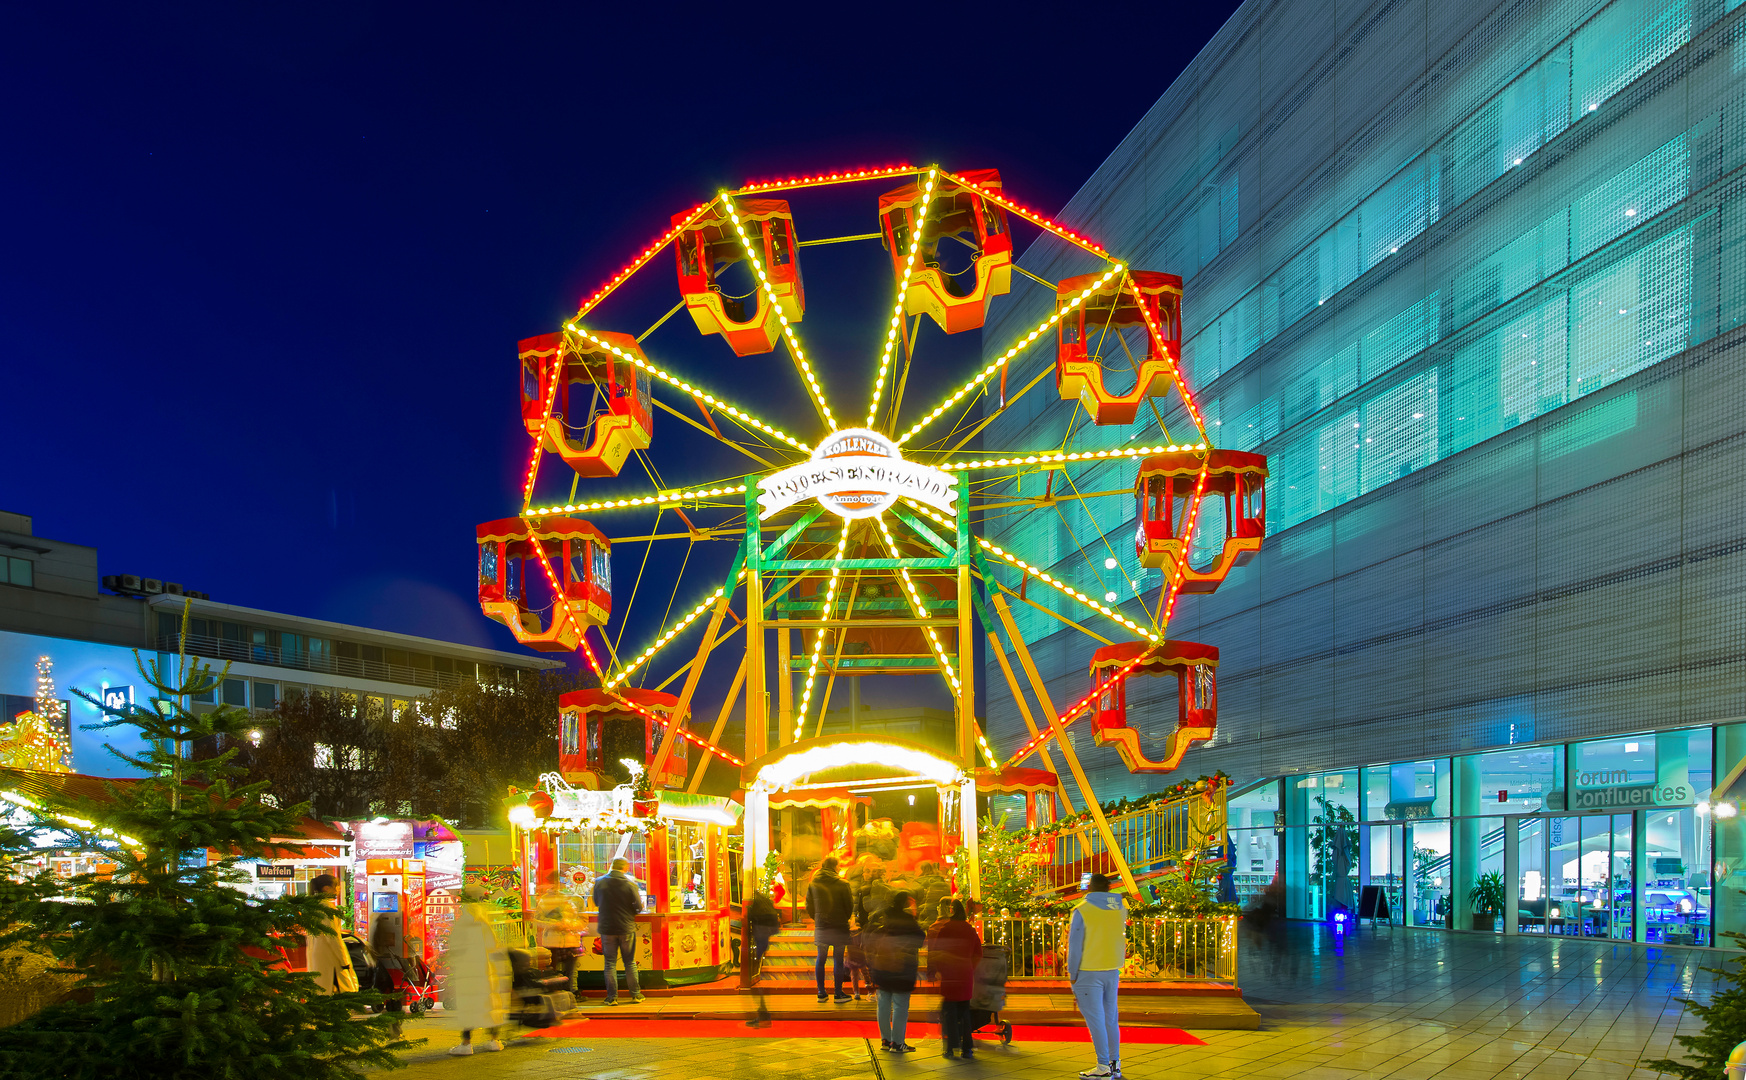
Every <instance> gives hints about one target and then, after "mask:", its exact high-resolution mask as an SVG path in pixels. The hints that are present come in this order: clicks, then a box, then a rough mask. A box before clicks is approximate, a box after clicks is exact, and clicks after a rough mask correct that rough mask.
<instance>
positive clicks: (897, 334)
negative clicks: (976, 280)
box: [867, 165, 940, 427]
mask: <svg viewBox="0 0 1746 1080" xmlns="http://www.w3.org/2000/svg"><path fill="white" fill-rule="evenodd" d="M939 175H940V167H939V166H938V165H935V166H933V167H931V168H929V169H928V179H927V182H926V183H925V184H923V185H922V201H921V210H920V211H919V212H918V213H917V214H916V217H915V221H914V222H913V223H912V224H911V226H910V236H909V258H908V259H906V260H905V261H904V264H903V277H902V278H900V279H899V280H898V282H897V305H896V306H895V307H893V308H892V309H891V326H890V328H888V329H887V330H886V331H885V352H884V353H883V354H882V355H881V356H880V357H879V377H878V378H876V379H874V380H873V403H872V404H871V405H869V406H867V426H868V427H873V426H874V419H875V418H876V417H877V416H878V415H879V401H880V399H881V398H883V397H884V396H885V377H886V376H887V375H889V374H890V372H891V354H892V352H894V351H895V350H896V348H897V345H898V342H899V341H900V340H901V338H902V332H903V319H904V310H903V309H904V298H905V296H906V295H907V294H908V292H909V279H910V278H911V277H913V276H914V275H915V260H916V257H917V256H918V255H920V254H921V239H922V227H923V226H924V225H926V224H927V220H928V207H929V206H930V205H932V203H933V201H934V181H935V179H936V178H937V177H938V176H939Z"/></svg>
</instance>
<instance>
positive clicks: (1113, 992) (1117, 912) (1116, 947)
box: [1067, 874, 1128, 1080]
mask: <svg viewBox="0 0 1746 1080" xmlns="http://www.w3.org/2000/svg"><path fill="white" fill-rule="evenodd" d="M1127 921H1128V907H1127V903H1126V902H1125V901H1124V900H1123V899H1122V898H1121V896H1120V895H1118V894H1116V893H1112V892H1110V891H1109V878H1107V877H1104V876H1103V875H1102V874H1093V875H1091V883H1090V891H1089V892H1087V893H1086V894H1085V898H1084V899H1083V900H1081V901H1079V904H1078V906H1077V907H1075V908H1074V909H1073V921H1072V923H1071V924H1070V925H1069V927H1068V931H1067V978H1068V980H1069V981H1070V982H1071V983H1072V984H1073V1000H1074V1001H1076V1002H1077V1003H1078V1004H1079V1015H1081V1016H1083V1017H1085V1026H1086V1027H1087V1028H1089V1029H1091V1045H1092V1048H1093V1049H1094V1050H1096V1051H1097V1064H1096V1065H1093V1066H1092V1067H1091V1068H1089V1069H1086V1070H1085V1071H1083V1072H1081V1073H1080V1074H1079V1075H1080V1077H1082V1078H1083V1080H1105V1078H1108V1077H1117V1078H1119V1077H1120V1076H1121V1075H1122V1016H1121V1008H1120V1006H1119V1005H1118V1004H1117V996H1118V995H1119V994H1120V993H1121V986H1122V963H1123V962H1124V961H1126V960H1127V955H1128V935H1127Z"/></svg>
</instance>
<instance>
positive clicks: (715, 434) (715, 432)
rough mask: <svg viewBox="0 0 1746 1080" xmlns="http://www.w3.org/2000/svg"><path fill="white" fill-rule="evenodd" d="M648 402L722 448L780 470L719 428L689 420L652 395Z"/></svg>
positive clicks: (766, 466) (769, 467)
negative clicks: (688, 425)
mask: <svg viewBox="0 0 1746 1080" xmlns="http://www.w3.org/2000/svg"><path fill="white" fill-rule="evenodd" d="M649 400H650V401H653V402H654V403H655V408H657V409H660V410H661V411H662V412H665V413H668V414H670V415H672V416H676V417H678V418H679V419H681V420H683V421H685V422H686V423H687V424H690V425H691V426H692V427H694V428H696V429H697V430H698V431H701V432H703V433H704V434H705V435H708V436H709V437H710V438H712V439H714V440H716V441H717V442H719V443H721V444H722V445H723V446H731V447H733V448H734V449H735V450H738V451H739V452H740V453H742V454H744V455H746V456H747V457H749V458H751V459H752V460H753V461H755V462H757V463H758V464H760V465H762V466H764V468H766V469H772V470H774V469H777V468H780V466H778V465H777V464H776V463H775V462H772V461H771V460H770V459H769V458H766V457H763V456H762V455H760V454H757V453H754V452H753V451H751V450H750V449H748V448H747V447H746V445H745V444H744V443H740V442H736V441H735V440H733V439H730V438H728V437H727V436H726V435H723V434H722V433H721V429H720V428H713V427H705V426H704V425H702V424H700V423H698V422H697V421H695V420H693V419H691V417H689V416H686V415H685V414H684V413H682V412H680V411H679V410H678V409H675V408H674V407H673V406H671V405H669V404H667V403H666V402H665V401H662V400H661V399H660V398H658V397H655V396H654V395H653V394H651V395H649Z"/></svg>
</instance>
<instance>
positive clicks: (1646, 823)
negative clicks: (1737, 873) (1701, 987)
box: [1639, 732, 1711, 945]
mask: <svg viewBox="0 0 1746 1080" xmlns="http://www.w3.org/2000/svg"><path fill="white" fill-rule="evenodd" d="M1705 734H1706V735H1707V734H1708V732H1705ZM1707 824H1708V823H1707V822H1706V821H1705V820H1704V818H1703V817H1702V816H1701V815H1699V814H1698V813H1697V811H1696V810H1695V809H1684V808H1682V809H1672V810H1650V811H1646V812H1645V813H1644V815H1643V829H1644V836H1643V868H1642V872H1641V874H1640V875H1639V876H1640V879H1641V890H1640V895H1641V897H1642V903H1643V939H1644V940H1645V941H1657V942H1662V943H1664V944H1668V945H1708V944H1709V943H1710V932H1709V931H1710V906H1711V904H1710V898H1711V891H1710V878H1709V865H1710V854H1709V840H1710V830H1709V829H1708V828H1707V827H1706V826H1707Z"/></svg>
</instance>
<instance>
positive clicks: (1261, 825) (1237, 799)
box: [1225, 780, 1285, 829]
mask: <svg viewBox="0 0 1746 1080" xmlns="http://www.w3.org/2000/svg"><path fill="white" fill-rule="evenodd" d="M1225 811H1226V814H1227V820H1229V822H1230V826H1231V828H1233V829H1271V828H1273V827H1274V826H1275V825H1283V824H1285V822H1284V820H1283V819H1282V818H1280V816H1279V781H1277V780H1268V781H1265V782H1263V783H1260V784H1255V785H1253V786H1251V787H1247V788H1244V789H1242V790H1241V791H1239V792H1237V793H1236V794H1235V795H1232V796H1231V797H1230V798H1229V799H1227V800H1226V802H1225Z"/></svg>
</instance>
